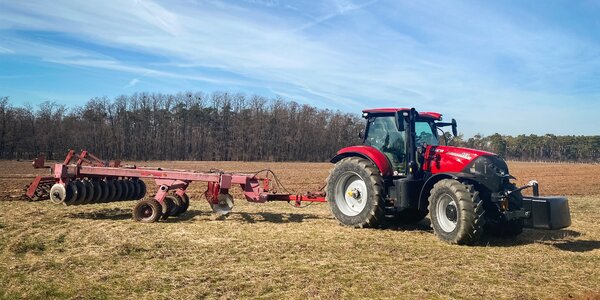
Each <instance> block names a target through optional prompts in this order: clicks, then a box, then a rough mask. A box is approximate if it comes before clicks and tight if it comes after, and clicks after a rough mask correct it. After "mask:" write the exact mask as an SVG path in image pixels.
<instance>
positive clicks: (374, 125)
mask: <svg viewBox="0 0 600 300" xmlns="http://www.w3.org/2000/svg"><path fill="white" fill-rule="evenodd" d="M397 120H398V119H397V118H396V115H395V114H390V115H380V116H373V117H370V118H369V119H368V120H367V122H368V123H367V134H366V135H365V140H364V144H365V145H368V146H372V147H375V148H377V149H378V150H379V151H381V152H382V153H383V154H385V156H386V157H387V158H388V160H389V161H390V163H391V165H392V170H393V172H394V175H396V176H399V175H400V176H403V175H404V174H405V170H406V159H405V157H406V133H405V131H404V130H403V129H404V128H403V126H404V124H399V123H398V121H397ZM401 126H402V128H400V127H401ZM401 129H402V130H401Z"/></svg>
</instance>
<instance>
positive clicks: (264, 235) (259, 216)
mask: <svg viewBox="0 0 600 300" xmlns="http://www.w3.org/2000/svg"><path fill="white" fill-rule="evenodd" d="M146 164H147V165H161V166H166V167H174V168H185V169H195V170H206V169H209V168H211V167H216V168H222V169H225V170H231V171H253V170H258V169H263V168H265V167H268V168H272V169H273V170H274V171H275V172H276V173H277V174H278V175H279V176H280V177H281V179H282V181H284V182H285V183H287V186H288V188H289V189H291V190H294V191H297V192H302V191H308V190H316V189H318V188H319V187H320V186H321V185H322V184H323V181H324V180H325V178H326V176H327V174H328V171H329V168H330V167H331V165H330V164H326V163H322V164H321V163H258V162H257V163H239V162H192V163H190V162H169V163H165V162H149V163H146ZM509 165H510V167H511V173H512V174H513V175H515V176H516V177H518V178H519V180H518V183H524V182H527V181H528V180H529V179H532V178H536V179H538V181H539V182H540V184H541V192H542V193H543V194H566V195H568V196H569V199H570V205H571V214H572V219H573V225H572V226H571V227H569V228H567V229H564V230H558V231H542V230H525V232H524V233H523V234H522V235H520V236H519V237H518V238H516V239H497V238H490V237H485V238H484V240H483V241H482V242H481V243H480V244H478V245H475V246H454V245H447V244H444V243H442V242H441V241H439V240H438V239H437V238H436V237H435V236H434V235H433V232H432V230H431V228H430V226H429V223H428V220H424V221H423V222H421V223H420V224H418V225H415V226H409V227H402V228H390V229H362V230H361V229H351V228H346V227H342V226H340V225H338V223H337V222H336V221H335V220H334V219H333V218H332V217H331V216H330V214H329V211H328V206H327V204H314V205H311V206H309V207H307V208H303V209H297V208H293V207H291V206H289V205H287V204H286V203H268V204H249V203H246V202H245V201H242V200H240V199H241V198H240V194H239V190H238V189H236V194H234V196H236V199H237V200H238V201H237V202H236V207H235V208H234V212H233V213H231V214H230V215H229V216H228V217H227V218H225V219H218V218H215V217H214V216H213V215H212V214H211V213H210V208H209V206H208V204H207V203H206V201H204V200H203V199H202V198H201V197H200V194H201V193H202V192H203V189H204V188H205V186H204V185H203V184H200V183H197V184H194V185H192V189H191V192H190V194H191V196H192V199H193V200H196V201H192V205H191V207H190V209H189V211H188V212H187V213H185V214H184V215H182V216H180V217H178V218H170V219H169V220H167V221H165V222H160V223H155V224H141V223H135V222H133V221H132V220H131V208H132V206H133V205H134V202H131V201H129V202H119V203H111V204H95V205H86V206H70V207H64V206H61V205H52V204H51V203H49V202H48V201H43V202H36V203H30V202H22V201H10V200H14V199H13V198H12V197H11V195H17V194H19V193H20V190H21V188H22V186H23V185H24V184H26V183H27V182H28V181H29V179H28V178H29V177H31V176H33V174H34V172H33V171H34V170H33V169H31V165H30V163H28V162H7V161H4V162H0V167H2V168H3V169H4V170H5V171H4V173H2V174H1V175H0V193H2V194H0V195H2V200H6V201H0V298H7V299H11V298H27V299H48V298H75V299H91V298H98V299H105V298H106V299H114V298H131V299H140V298H147V299H164V298H173V299H180V298H181V299H187V298H218V299H238V298H271V299H281V298H292V299H304V298H323V299H338V298H351V299H361V298H408V299H418V298H441V299H446V298H472V299H480V298H494V299H496V298H502V299H538V298H552V299H556V298H558V299H567V298H578V299H587V298H592V299H600V208H599V207H598V203H600V184H598V182H599V179H600V166H599V165H576V164H575V165H573V164H534V163H510V164H509Z"/></svg>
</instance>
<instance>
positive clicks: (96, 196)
mask: <svg viewBox="0 0 600 300" xmlns="http://www.w3.org/2000/svg"><path fill="white" fill-rule="evenodd" d="M90 182H91V183H92V186H93V187H94V197H92V203H100V198H102V188H101V187H100V183H98V180H92V181H90Z"/></svg>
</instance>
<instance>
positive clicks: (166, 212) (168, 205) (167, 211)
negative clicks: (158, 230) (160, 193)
mask: <svg viewBox="0 0 600 300" xmlns="http://www.w3.org/2000/svg"><path fill="white" fill-rule="evenodd" d="M172 197H173V196H169V195H167V196H165V199H163V203H162V219H163V220H166V219H167V218H169V217H170V216H171V212H174V211H176V209H177V207H176V206H175V202H173V199H172Z"/></svg>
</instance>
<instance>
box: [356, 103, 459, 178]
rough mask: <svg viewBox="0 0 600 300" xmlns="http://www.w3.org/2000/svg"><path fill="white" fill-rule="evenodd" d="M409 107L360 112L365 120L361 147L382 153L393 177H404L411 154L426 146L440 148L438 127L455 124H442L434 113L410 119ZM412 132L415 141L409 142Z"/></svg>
mask: <svg viewBox="0 0 600 300" xmlns="http://www.w3.org/2000/svg"><path fill="white" fill-rule="evenodd" d="M410 113H411V110H410V109H408V108H378V109H369V110H364V111H363V117H364V118H365V119H367V125H366V130H365V134H364V135H363V136H362V138H363V145H366V146H371V147H374V148H376V149H378V150H379V151H381V152H382V153H383V154H384V155H385V156H386V158H387V159H388V160H389V162H390V164H391V168H392V172H393V174H394V175H395V176H405V175H406V170H407V167H408V162H409V161H408V158H409V157H410V154H411V153H414V152H415V151H417V149H418V148H420V147H425V146H427V145H430V146H437V145H439V141H440V136H439V135H438V128H440V127H442V126H448V125H452V126H453V132H455V128H456V121H454V120H453V122H452V123H441V122H436V121H441V120H442V115H441V114H439V113H434V112H423V113H417V114H416V115H415V116H414V118H410ZM412 129H414V133H415V135H414V141H410V139H409V138H408V137H410V135H409V132H411V130H412Z"/></svg>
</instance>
